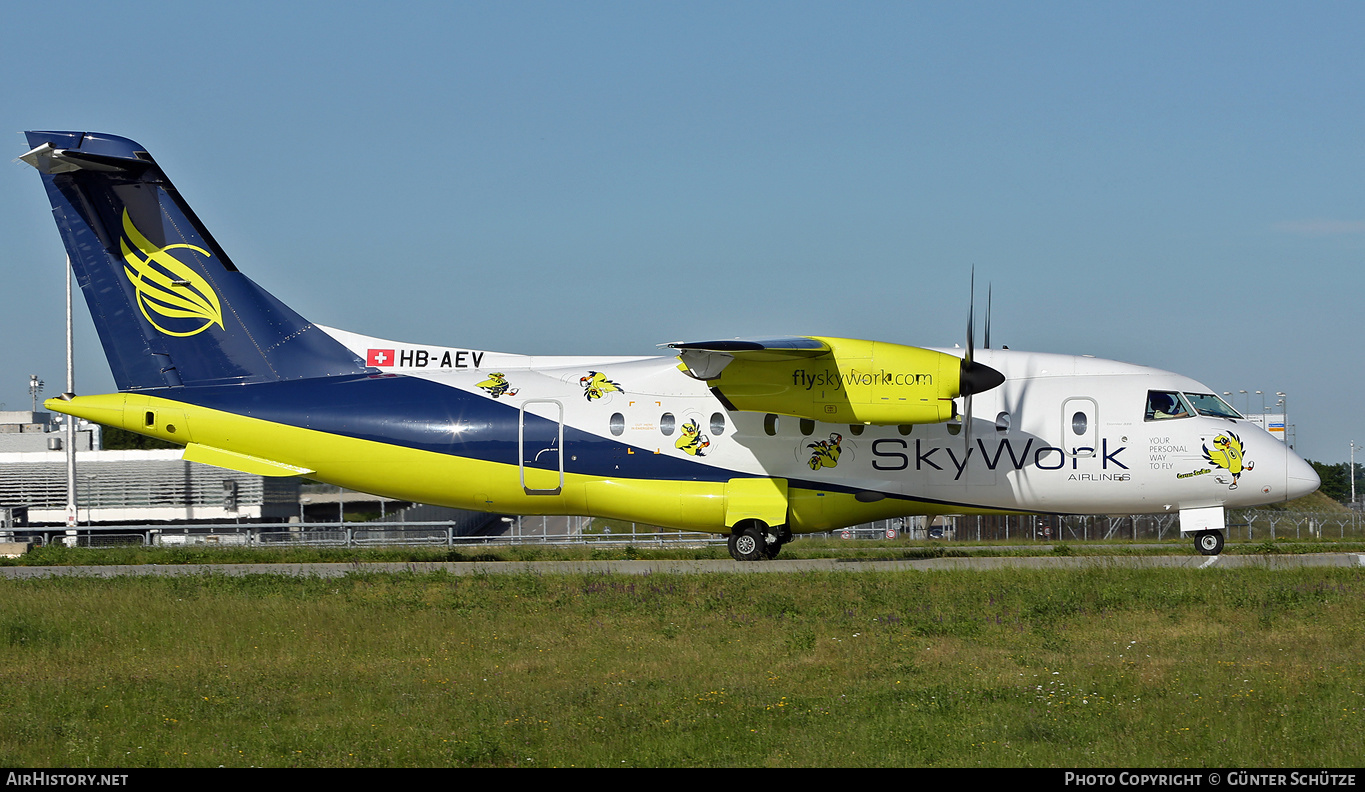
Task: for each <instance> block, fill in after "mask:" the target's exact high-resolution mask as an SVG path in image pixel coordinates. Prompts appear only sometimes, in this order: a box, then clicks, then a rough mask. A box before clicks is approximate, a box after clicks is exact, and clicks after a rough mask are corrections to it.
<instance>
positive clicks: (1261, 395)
mask: <svg viewBox="0 0 1365 792" xmlns="http://www.w3.org/2000/svg"><path fill="white" fill-rule="evenodd" d="M1256 395H1257V396H1260V397H1261V415H1265V391H1256Z"/></svg>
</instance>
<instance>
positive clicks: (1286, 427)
mask: <svg viewBox="0 0 1365 792" xmlns="http://www.w3.org/2000/svg"><path fill="white" fill-rule="evenodd" d="M1275 395H1276V396H1279V397H1280V404H1283V405H1284V444H1285V445H1287V446H1289V447H1290V448H1293V447H1294V446H1293V445H1292V444H1291V443H1290V442H1289V397H1288V396H1286V395H1285V393H1284V391H1275ZM1294 439H1295V440H1298V438H1297V437H1296V438H1294Z"/></svg>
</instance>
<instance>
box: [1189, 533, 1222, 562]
mask: <svg viewBox="0 0 1365 792" xmlns="http://www.w3.org/2000/svg"><path fill="white" fill-rule="evenodd" d="M1194 546H1195V547H1197V548H1198V549H1199V552H1200V553H1202V554H1203V555H1206V556H1216V555H1218V554H1219V553H1221V552H1223V532H1222V531H1200V532H1199V533H1197V534H1195V535H1194Z"/></svg>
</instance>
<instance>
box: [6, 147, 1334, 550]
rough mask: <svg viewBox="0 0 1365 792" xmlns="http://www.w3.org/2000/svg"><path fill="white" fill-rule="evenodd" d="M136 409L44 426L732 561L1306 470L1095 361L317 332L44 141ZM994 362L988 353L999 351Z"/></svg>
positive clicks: (1196, 499) (744, 343)
mask: <svg viewBox="0 0 1365 792" xmlns="http://www.w3.org/2000/svg"><path fill="white" fill-rule="evenodd" d="M27 134H28V141H29V145H30V146H31V147H32V150H30V151H29V152H28V153H26V154H24V155H23V156H22V159H23V160H24V161H25V162H27V163H29V164H31V165H33V166H34V167H35V168H37V169H38V171H39V172H40V173H41V174H42V180H43V184H44V186H45V187H46V189H47V192H48V197H49V198H50V200H51V202H52V207H53V214H54V216H55V218H56V221H57V227H58V229H59V230H60V232H61V235H62V239H63V241H64V243H65V244H66V248H67V251H68V253H69V254H70V258H71V265H72V267H73V269H74V271H75V274H76V277H77V279H78V282H79V283H80V286H81V289H82V291H83V293H84V294H85V297H86V300H87V302H88V304H89V307H90V310H91V313H92V315H93V317H94V320H95V325H96V328H97V330H98V332H99V335H100V339H101V342H102V344H103V346H104V349H105V353H106V356H107V357H108V359H109V363H110V367H111V369H112V370H113V374H114V379H115V382H116V383H117V385H118V389H119V393H117V394H105V395H92V396H76V397H74V398H70V397H63V398H60V399H51V400H48V401H47V402H46V405H47V407H48V408H49V409H51V410H54V411H56V412H62V413H66V414H69V415H75V416H79V417H81V418H86V419H89V420H93V421H97V422H99V423H103V424H106V425H110V426H118V427H122V428H125V429H129V430H131V431H134V432H139V433H141V434H145V435H149V436H153V437H159V438H162V439H164V440H170V441H172V442H176V443H180V444H183V445H184V446H185V454H184V455H185V458H186V459H189V460H192V461H197V462H203V463H207V464H211V465H217V466H220V467H225V468H230V469H234V470H242V471H247V472H251V473H257V474H262V475H267V476H297V475H307V476H310V477H312V478H315V479H318V480H321V481H325V482H329V483H333V484H338V485H340V486H343V487H348V488H351V489H356V490H361V491H365V492H372V493H376V494H381V495H385V496H389V497H393V498H397V499H401V500H410V501H418V502H422V503H434V504H440V505H446V506H455V507H460V508H465V509H475V510H481V511H490V512H501V513H511V514H580V515H591V516H599V517H608V518H617V519H622V520H631V521H636V522H642V523H648V524H653V525H660V526H667V527H671V528H682V529H688V530H697V531H708V532H711V533H718V534H727V535H728V536H729V538H730V541H729V546H730V553H731V555H732V556H733V557H734V558H735V559H737V560H758V559H763V558H773V557H775V556H776V555H777V553H778V551H779V550H780V549H781V547H782V545H783V544H784V543H786V542H787V541H789V540H790V539H791V538H792V536H793V534H797V533H804V532H812V531H827V530H831V529H837V528H841V527H844V526H848V525H853V524H857V523H862V522H867V521H870V520H880V519H887V518H891V517H898V516H904V515H924V514H987V513H1006V512H1009V513H1019V512H1025V513H1046V514H1094V513H1124V514H1135V513H1178V514H1179V515H1180V528H1181V531H1182V533H1186V534H1194V536H1195V541H1196V546H1197V547H1198V548H1199V550H1200V551H1201V552H1203V553H1205V554H1210V555H1212V554H1217V553H1218V552H1220V551H1221V549H1222V546H1223V535H1222V533H1221V530H1222V529H1223V528H1224V510H1225V509H1226V508H1229V507H1245V506H1254V505H1258V504H1264V503H1271V502H1276V501H1284V500H1290V499H1293V498H1297V497H1301V496H1303V495H1306V494H1308V493H1310V492H1312V491H1313V490H1315V489H1316V488H1317V487H1318V484H1319V481H1318V477H1317V475H1316V474H1315V473H1314V471H1313V469H1312V467H1311V466H1309V465H1308V464H1307V463H1306V462H1304V461H1303V460H1302V459H1300V458H1299V457H1298V456H1297V455H1295V454H1294V453H1293V452H1292V451H1291V450H1290V449H1289V448H1288V446H1287V445H1286V444H1284V443H1282V442H1280V441H1279V440H1276V439H1275V438H1273V437H1271V436H1270V435H1269V434H1267V433H1266V432H1264V431H1262V430H1261V429H1260V428H1258V427H1256V426H1255V425H1253V424H1252V423H1250V422H1248V421H1246V420H1244V419H1243V418H1242V417H1241V416H1240V415H1239V414H1238V413H1237V412H1236V411H1235V410H1233V409H1232V408H1231V407H1229V406H1228V405H1227V404H1226V403H1225V402H1224V401H1222V400H1221V399H1220V398H1218V396H1216V395H1215V394H1214V393H1213V391H1212V390H1211V389H1210V388H1208V387H1206V386H1204V385H1201V384H1200V383H1198V382H1196V381H1194V380H1192V379H1189V378H1186V377H1182V376H1180V375H1177V374H1172V373H1170V372H1166V371H1161V370H1158V369H1153V368H1146V367H1142V366H1135V365H1129V364H1126V363H1118V362H1114V361H1109V360H1098V359H1095V358H1091V357H1074V356H1069V355H1054V354H1039V353H1031V352H1019V351H1011V350H1006V349H982V350H976V349H974V348H973V344H972V341H971V330H970V325H971V322H970V320H969V330H968V344H967V348H966V349H965V350H958V349H938V350H934V349H921V348H916V347H909V346H901V345H898V344H891V343H884V342H874V341H862V340H853V339H842V338H824V337H814V336H811V337H780V338H759V339H733V340H718V341H705V342H698V343H674V344H668V345H667V346H668V347H671V348H673V349H675V350H677V351H678V354H677V356H676V357H673V356H669V357H604V358H587V357H528V356H522V355H512V354H505V353H500V352H489V351H484V350H474V349H465V348H460V347H444V346H430V345H425V346H424V345H415V344H405V343H399V342H395V341H386V340H382V339H377V338H371V337H367V336H361V335H357V334H354V333H349V332H345V331H342V330H336V329H332V328H327V327H322V326H319V325H314V324H312V323H311V322H309V321H307V320H306V319H304V318H303V317H301V316H299V315H298V314H297V313H295V312H294V311H292V310H291V309H289V308H288V307H287V306H285V305H284V304H283V303H281V302H280V301H279V300H277V299H275V298H274V297H273V296H271V295H270V294H268V293H266V292H265V291H264V290H263V289H261V288H260V287H259V286H257V285H256V284H255V283H253V282H252V281H250V280H249V279H248V278H246V276H244V275H242V274H241V273H240V272H239V271H238V270H237V268H236V266H235V265H234V264H233V263H232V261H231V260H230V259H229V258H228V257H227V255H226V254H225V253H224V252H223V251H222V250H221V248H219V246H218V245H217V243H216V242H215V241H214V240H213V237H212V236H211V235H210V234H209V232H208V231H207V229H206V228H205V227H204V226H203V224H202V223H200V221H199V219H198V218H197V217H196V216H195V214H194V212H193V211H192V210H191V209H190V208H189V205H188V204H187V203H185V201H184V199H183V198H182V197H181V196H180V193H179V192H178V191H177V190H176V189H175V187H174V186H172V184H171V182H170V181H169V180H168V179H167V178H166V176H165V174H164V173H163V172H162V170H161V168H160V167H159V166H158V165H157V164H156V162H155V161H154V160H153V159H152V157H151V156H150V155H149V154H147V152H146V151H145V150H144V149H143V147H142V146H139V145H138V144H137V143H135V142H133V141H131V140H128V139H126V138H121V137H116V136H112V135H105V134H94V133H82V132H29V133H27ZM987 346H988V347H989V342H988V343H987Z"/></svg>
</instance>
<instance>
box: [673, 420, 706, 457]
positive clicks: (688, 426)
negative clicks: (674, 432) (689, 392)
mask: <svg viewBox="0 0 1365 792" xmlns="http://www.w3.org/2000/svg"><path fill="white" fill-rule="evenodd" d="M673 445H674V447H676V448H681V449H682V450H684V451H686V452H687V453H689V454H691V455H692V456H706V448H707V446H709V445H711V438H709V437H707V436H706V435H704V434H702V433H701V427H700V426H698V425H697V419H695V418H693V419H692V420H690V421H688V422H687V423H685V424H683V425H682V436H681V437H679V438H678V440H677V442H675V443H674V444H673Z"/></svg>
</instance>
